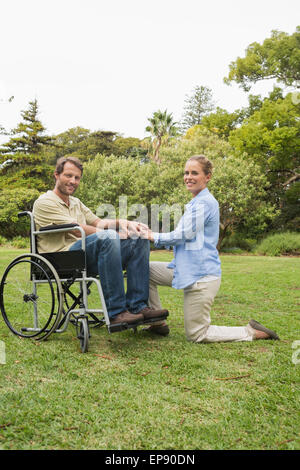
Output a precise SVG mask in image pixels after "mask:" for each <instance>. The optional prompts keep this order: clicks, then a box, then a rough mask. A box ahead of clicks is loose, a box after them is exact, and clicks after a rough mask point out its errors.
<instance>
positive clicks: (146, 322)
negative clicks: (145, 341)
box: [142, 313, 169, 325]
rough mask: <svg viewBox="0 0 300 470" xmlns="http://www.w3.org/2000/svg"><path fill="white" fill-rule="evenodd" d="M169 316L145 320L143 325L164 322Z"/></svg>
mask: <svg viewBox="0 0 300 470" xmlns="http://www.w3.org/2000/svg"><path fill="white" fill-rule="evenodd" d="M168 315H169V314H168V313H166V314H165V315H162V316H161V317H155V318H148V319H147V320H144V321H143V323H142V324H143V325H148V324H149V323H155V322H157V321H163V320H165V319H166V318H167V317H168Z"/></svg>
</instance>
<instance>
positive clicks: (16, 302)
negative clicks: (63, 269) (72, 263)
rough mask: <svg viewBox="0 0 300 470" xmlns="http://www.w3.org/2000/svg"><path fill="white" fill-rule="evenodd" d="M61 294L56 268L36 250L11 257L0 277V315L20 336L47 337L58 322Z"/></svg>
mask: <svg viewBox="0 0 300 470" xmlns="http://www.w3.org/2000/svg"><path fill="white" fill-rule="evenodd" d="M63 297H64V294H63V289H62V285H61V281H60V279H59V277H58V275H57V272H56V270H55V269H54V268H53V266H52V265H51V263H50V262H49V261H48V260H46V259H45V258H44V257H43V256H40V255H37V254H33V253H27V254H24V255H21V256H18V257H17V258H15V259H14V260H13V261H12V262H11V263H10V264H9V265H8V267H7V268H6V270H5V272H4V274H3V277H2V279H1V283H0V309H1V313H2V317H3V319H4V321H5V323H6V325H7V326H8V328H9V329H10V330H11V331H12V332H13V333H14V334H15V335H17V336H20V337H22V338H33V339H35V340H38V341H40V340H45V339H46V338H48V337H49V336H50V334H51V333H52V332H53V331H55V329H56V328H57V325H58V324H59V322H60V319H61V316H62V311H63Z"/></svg>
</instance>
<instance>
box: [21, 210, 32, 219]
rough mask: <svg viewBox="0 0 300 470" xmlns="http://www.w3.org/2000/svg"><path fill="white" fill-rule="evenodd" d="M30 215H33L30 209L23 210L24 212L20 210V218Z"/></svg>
mask: <svg viewBox="0 0 300 470" xmlns="http://www.w3.org/2000/svg"><path fill="white" fill-rule="evenodd" d="M26 215H28V216H29V217H30V216H31V212H29V211H23V212H18V218H19V219H20V218H21V217H25V216H26Z"/></svg>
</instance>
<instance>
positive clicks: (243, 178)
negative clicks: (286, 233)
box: [209, 156, 277, 249]
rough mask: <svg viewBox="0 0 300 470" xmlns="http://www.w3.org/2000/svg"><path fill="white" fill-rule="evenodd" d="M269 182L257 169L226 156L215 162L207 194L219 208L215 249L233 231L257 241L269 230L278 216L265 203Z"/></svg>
mask: <svg viewBox="0 0 300 470" xmlns="http://www.w3.org/2000/svg"><path fill="white" fill-rule="evenodd" d="M267 188H268V181H267V178H266V176H265V175H264V173H263V172H262V171H261V169H260V167H259V165H257V164H255V163H254V162H251V161H247V160H244V159H243V158H237V157H234V156H228V157H226V158H225V159H220V158H216V159H215V160H214V172H213V177H212V179H211V181H210V182H209V190H210V191H211V192H212V194H213V195H214V197H215V198H216V199H217V201H218V202H219V206H220V237H219V242H218V249H220V247H221V245H222V242H223V240H224V238H225V236H226V235H228V234H230V232H232V231H234V230H238V231H240V232H244V233H246V234H247V236H248V237H249V236H250V237H256V236H257V235H259V234H261V233H262V232H263V231H264V230H266V228H267V227H268V223H269V222H270V221H272V220H273V219H274V218H275V216H276V215H277V212H276V210H275V206H274V204H272V203H271V202H269V201H268V200H267Z"/></svg>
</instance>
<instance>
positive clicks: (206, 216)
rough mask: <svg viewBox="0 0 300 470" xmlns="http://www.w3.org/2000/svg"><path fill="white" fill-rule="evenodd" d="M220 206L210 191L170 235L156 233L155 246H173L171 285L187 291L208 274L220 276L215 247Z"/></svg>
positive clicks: (195, 201)
mask: <svg viewBox="0 0 300 470" xmlns="http://www.w3.org/2000/svg"><path fill="white" fill-rule="evenodd" d="M219 223H220V214H219V204H218V202H217V201H216V199H215V198H214V197H213V195H212V194H211V193H210V192H209V190H208V189H207V188H205V189H203V190H202V191H201V192H200V193H199V194H197V196H196V197H194V198H193V199H192V200H191V201H190V202H189V203H188V204H187V205H186V206H185V212H184V214H183V216H182V217H181V219H180V221H179V223H178V225H177V227H176V228H175V230H173V232H170V233H154V245H155V246H156V247H157V248H159V247H162V246H173V247H174V259H173V260H172V262H171V263H170V264H169V265H168V267H169V268H173V269H174V277H173V282H172V286H173V287H174V288H175V289H184V288H185V287H188V286H190V285H192V284H194V283H195V282H196V281H198V280H199V278H201V277H203V276H207V275H212V276H217V277H220V276H221V261H220V258H219V253H218V250H217V248H216V246H217V243H218V239H219Z"/></svg>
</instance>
